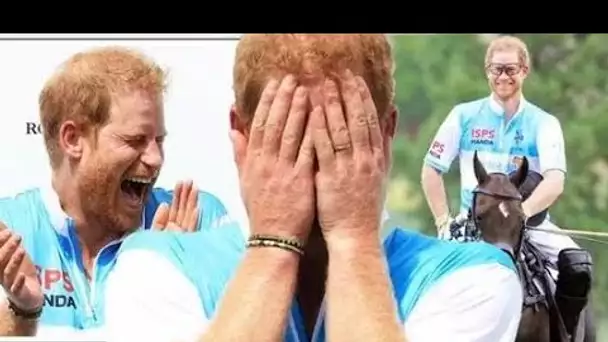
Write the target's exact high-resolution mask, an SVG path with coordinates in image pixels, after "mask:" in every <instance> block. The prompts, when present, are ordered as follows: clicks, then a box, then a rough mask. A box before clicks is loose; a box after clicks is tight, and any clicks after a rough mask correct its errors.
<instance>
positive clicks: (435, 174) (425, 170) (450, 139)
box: [421, 107, 461, 226]
mask: <svg viewBox="0 0 608 342" xmlns="http://www.w3.org/2000/svg"><path fill="white" fill-rule="evenodd" d="M460 135H461V129H460V114H459V110H458V107H454V109H452V110H451V111H450V113H449V114H448V116H447V117H446V119H445V120H444V121H443V123H442V124H441V126H440V127H439V130H438V131H437V134H435V138H434V139H433V142H432V143H431V146H430V148H429V151H428V152H427V154H426V157H425V158H424V164H423V166H422V174H421V182H422V190H423V191H424V196H425V198H426V201H427V203H428V205H429V208H430V209H431V212H432V214H433V217H434V218H435V223H436V225H437V226H440V225H441V224H442V223H443V222H442V221H445V220H447V219H448V217H449V206H448V200H447V196H446V191H445V186H444V184H443V177H442V174H443V173H445V172H447V171H448V170H449V169H450V165H451V164H452V161H453V160H454V158H456V156H457V155H458V154H459V152H460Z"/></svg>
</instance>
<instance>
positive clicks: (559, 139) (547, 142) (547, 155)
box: [536, 115, 566, 173]
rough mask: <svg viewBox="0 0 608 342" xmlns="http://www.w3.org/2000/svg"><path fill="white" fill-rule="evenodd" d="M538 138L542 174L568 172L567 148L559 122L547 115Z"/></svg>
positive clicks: (537, 144) (541, 124)
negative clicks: (556, 171) (554, 171)
mask: <svg viewBox="0 0 608 342" xmlns="http://www.w3.org/2000/svg"><path fill="white" fill-rule="evenodd" d="M538 129H539V131H538V134H537V136H536V146H537V148H538V160H539V164H540V172H541V173H545V172H546V171H547V170H560V171H562V172H566V147H565V142H564V133H563V132H562V126H561V125H560V123H559V120H558V119H557V118H556V117H554V116H552V115H547V116H546V117H545V119H544V120H542V122H541V123H540V127H539V128H538Z"/></svg>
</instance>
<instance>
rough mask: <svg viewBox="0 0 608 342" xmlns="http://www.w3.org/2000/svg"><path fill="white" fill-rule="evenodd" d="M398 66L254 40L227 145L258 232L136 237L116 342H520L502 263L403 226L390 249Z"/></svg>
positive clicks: (375, 48)
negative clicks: (384, 230) (385, 231)
mask: <svg viewBox="0 0 608 342" xmlns="http://www.w3.org/2000/svg"><path fill="white" fill-rule="evenodd" d="M392 69H393V59H392V56H391V48H390V45H389V44H388V41H387V39H386V37H385V36H384V35H292V34H283V35H245V36H244V37H243V38H242V39H241V41H240V42H239V45H238V47H237V53H236V61H235V65H234V90H235V98H236V103H235V105H234V106H233V110H232V111H231V125H232V130H231V132H230V134H231V138H232V142H233V146H234V153H235V157H236V158H235V159H236V163H237V166H238V169H239V178H240V185H241V192H242V196H243V201H244V203H245V207H246V208H247V211H248V215H249V220H250V230H251V235H250V236H249V238H248V239H247V241H244V240H243V238H242V236H241V234H240V230H239V227H238V226H236V224H234V223H233V224H229V225H226V226H225V227H223V228H222V229H218V230H213V231H207V232H197V233H193V234H190V235H188V236H187V237H185V236H183V235H181V234H174V233H165V234H160V233H157V232H146V233H142V234H138V235H135V236H132V237H130V238H129V239H127V240H126V241H125V242H124V245H123V249H122V250H121V254H120V255H119V257H118V261H117V264H116V269H115V272H114V273H113V274H112V275H111V278H110V279H109V283H108V292H107V296H106V299H107V302H106V304H107V310H108V317H111V318H109V321H108V327H109V329H110V331H111V332H112V333H113V336H115V338H116V339H124V340H127V339H130V340H132V339H133V338H139V339H146V338H150V339H154V340H157V341H158V340H163V341H174V340H187V341H199V340H202V341H282V340H285V341H311V340H312V341H326V340H330V341H349V342H350V341H366V342H367V341H432V340H450V341H467V342H471V341H480V342H481V341H484V342H485V341H488V342H489V341H492V342H496V341H513V339H514V336H515V332H516V329H517V325H518V323H519V315H520V314H519V310H520V307H521V290H520V286H519V281H518V279H517V275H516V273H515V271H514V266H513V264H512V261H511V260H510V258H509V257H508V256H507V255H506V254H504V253H503V252H502V251H500V250H498V249H496V248H495V247H493V246H490V245H488V244H485V243H471V244H455V243H450V242H445V241H439V240H437V239H435V238H431V237H426V236H423V235H420V234H417V233H415V232H410V231H407V230H402V229H394V230H393V231H392V233H391V234H390V235H389V236H388V237H387V239H386V240H385V241H381V240H380V226H381V220H382V207H383V203H384V200H385V196H384V193H385V184H386V181H387V179H388V171H389V169H390V164H391V145H392V139H393V137H394V134H395V126H396V120H397V113H396V110H395V106H394V105H393V95H394V81H393V78H392ZM159 274H163V277H162V278H159V277H158V275H159ZM149 298H154V301H152V302H151V301H150V300H149ZM438 327H441V329H438Z"/></svg>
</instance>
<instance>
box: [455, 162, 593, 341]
mask: <svg viewBox="0 0 608 342" xmlns="http://www.w3.org/2000/svg"><path fill="white" fill-rule="evenodd" d="M473 163H474V171H475V177H476V178H477V183H478V186H477V189H475V191H474V198H473V205H472V209H471V212H470V215H469V221H468V222H467V223H466V224H467V225H468V226H469V228H468V229H469V230H475V231H477V233H478V234H479V236H480V238H481V239H482V240H484V241H486V242H488V243H491V244H494V245H495V246H497V247H499V248H501V249H502V250H504V251H505V252H506V253H508V254H510V255H511V257H512V258H513V260H514V262H515V263H516V265H517V269H518V271H519V275H520V279H521V281H522V287H523V289H524V305H523V308H522V310H523V311H522V319H521V323H520V326H519V331H518V335H517V339H516V341H518V342H528V341H529V342H532V341H534V342H594V341H595V328H594V324H593V322H592V318H591V314H590V313H591V310H590V309H588V307H587V298H588V295H589V290H590V286H591V278H590V277H591V266H592V263H591V257H590V256H589V254H588V253H587V252H586V251H584V250H580V249H567V250H564V251H562V252H561V253H560V255H559V260H558V265H557V268H558V270H559V273H560V275H559V278H558V281H557V282H554V281H553V279H552V278H551V276H550V274H549V273H548V271H547V266H548V263H547V262H546V261H545V258H543V256H542V254H541V253H540V252H539V251H538V250H537V249H536V247H535V246H534V245H533V244H532V243H530V241H529V239H528V237H527V234H526V230H525V228H526V227H529V226H530V225H531V224H538V223H540V222H539V221H541V222H542V220H543V219H544V215H546V214H544V215H541V217H540V219H539V217H533V218H530V219H529V220H527V221H525V215H524V213H523V211H522V207H521V203H522V201H523V200H524V199H525V197H524V196H529V194H530V193H531V192H532V191H533V190H534V188H535V187H536V185H538V183H539V182H540V180H542V176H540V174H538V173H535V172H530V171H529V170H528V161H527V159H525V158H524V159H523V161H522V164H521V166H520V167H519V168H518V170H517V171H515V172H514V173H512V174H511V175H510V176H507V175H505V174H502V173H489V174H488V173H487V171H486V170H485V168H484V166H483V165H482V164H481V162H480V161H479V159H478V157H477V153H475V155H474V160H473ZM535 221H536V222H537V223H535Z"/></svg>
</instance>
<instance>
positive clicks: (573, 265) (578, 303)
mask: <svg viewBox="0 0 608 342" xmlns="http://www.w3.org/2000/svg"><path fill="white" fill-rule="evenodd" d="M557 268H558V271H559V276H558V278H557V285H556V289H555V301H556V303H557V306H558V308H559V311H560V313H561V316H562V319H563V322H564V325H565V328H566V331H567V332H568V334H570V336H573V335H574V334H575V330H576V326H577V324H578V320H579V317H580V314H581V311H582V310H583V309H584V308H585V306H586V305H587V301H588V296H589V291H590V290H591V276H592V271H593V261H592V260H591V254H589V252H587V251H585V250H583V249H578V248H567V249H564V250H562V251H561V252H560V253H559V256H558V260H557Z"/></svg>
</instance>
